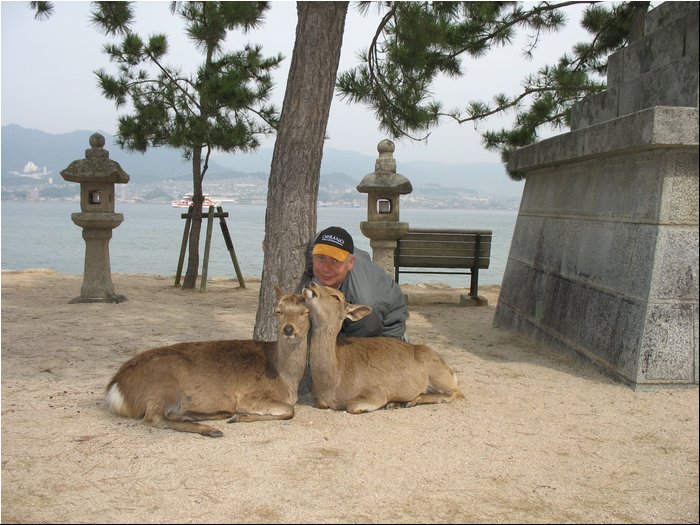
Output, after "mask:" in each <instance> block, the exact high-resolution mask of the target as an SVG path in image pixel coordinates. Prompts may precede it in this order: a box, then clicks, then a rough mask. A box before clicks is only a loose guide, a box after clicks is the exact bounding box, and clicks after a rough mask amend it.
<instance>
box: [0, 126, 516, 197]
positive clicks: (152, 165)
mask: <svg viewBox="0 0 700 525" xmlns="http://www.w3.org/2000/svg"><path fill="white" fill-rule="evenodd" d="M98 132H99V133H100V134H102V135H103V136H104V137H105V142H106V146H105V149H107V150H108V151H109V156H110V159H112V160H114V161H116V162H119V164H120V165H121V167H122V168H123V169H124V170H125V171H126V172H127V173H128V174H129V175H130V176H131V181H132V182H133V183H147V182H156V181H159V180H189V179H190V178H191V171H190V170H191V168H190V164H189V162H186V161H184V160H183V159H182V157H181V154H180V152H179V151H178V150H174V149H172V148H151V149H149V150H148V151H147V152H146V153H143V154H142V153H133V152H127V151H124V150H122V149H121V148H120V147H119V146H117V145H116V143H115V141H114V137H113V136H112V135H110V134H109V133H106V132H104V131H100V130H98ZM93 133H94V131H87V130H79V131H73V132H71V133H63V134H51V133H46V132H43V131H40V130H36V129H27V128H23V127H21V126H18V125H16V124H10V125H7V126H2V140H1V143H2V157H1V159H2V167H1V169H2V179H3V184H10V185H11V184H12V179H13V178H18V177H14V176H13V175H11V174H10V172H12V171H21V170H22V168H23V166H24V165H25V164H26V163H27V162H29V161H32V162H33V163H34V164H36V165H37V166H38V167H39V168H42V169H43V168H44V167H46V168H47V169H48V170H49V171H52V172H53V176H54V177H60V172H61V171H62V170H63V169H65V168H66V167H67V166H68V165H69V164H70V163H71V162H73V161H74V160H77V159H82V158H84V157H85V150H86V149H88V148H89V147H90V146H89V143H88V141H89V138H90V136H91V135H92V134H93ZM375 160H376V154H375V155H366V154H362V153H358V152H355V151H346V150H334V149H330V148H327V149H326V150H324V155H323V161H322V164H321V180H322V182H323V183H325V184H337V185H343V186H354V185H356V184H357V183H358V182H359V181H360V180H361V179H362V178H363V177H364V176H365V175H367V174H368V173H371V172H372V171H374V163H375ZM271 163H272V149H270V148H266V149H261V150H259V151H258V152H256V153H253V154H235V155H222V154H215V155H212V158H211V159H210V162H209V171H208V173H207V178H209V179H221V178H226V177H235V176H236V175H246V176H251V175H252V176H254V177H259V178H262V179H266V178H267V176H268V174H269V171H270V165H271ZM397 172H398V173H400V174H401V175H404V176H405V177H407V178H408V179H409V180H410V181H411V183H412V184H413V186H414V188H416V187H420V186H423V185H428V184H430V185H435V184H438V185H440V186H442V187H455V188H463V189H466V190H469V191H471V192H473V193H478V194H491V195H502V196H508V197H516V196H519V195H520V194H521V193H522V187H523V183H522V182H515V181H512V180H510V179H509V178H508V176H507V175H506V173H505V169H504V168H503V166H502V165H501V164H488V163H472V164H448V163H445V162H427V161H422V162H402V161H401V159H400V158H398V159H397Z"/></svg>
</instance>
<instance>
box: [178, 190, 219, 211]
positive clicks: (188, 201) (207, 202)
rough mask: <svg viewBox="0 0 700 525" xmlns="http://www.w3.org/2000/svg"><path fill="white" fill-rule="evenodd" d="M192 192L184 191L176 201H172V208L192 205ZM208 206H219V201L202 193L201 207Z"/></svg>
mask: <svg viewBox="0 0 700 525" xmlns="http://www.w3.org/2000/svg"><path fill="white" fill-rule="evenodd" d="M192 197H193V194H192V193H185V194H184V195H183V196H182V197H180V198H179V199H177V200H176V201H172V202H171V204H172V206H173V208H189V207H190V206H192ZM209 206H221V201H218V200H214V199H212V198H210V197H209V195H204V202H203V203H202V208H208V207H209Z"/></svg>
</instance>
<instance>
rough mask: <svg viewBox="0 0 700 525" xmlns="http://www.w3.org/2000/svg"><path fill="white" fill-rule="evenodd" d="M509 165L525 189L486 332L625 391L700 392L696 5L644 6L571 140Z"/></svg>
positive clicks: (556, 141) (580, 113) (578, 115)
mask: <svg viewBox="0 0 700 525" xmlns="http://www.w3.org/2000/svg"><path fill="white" fill-rule="evenodd" d="M508 168H509V169H510V170H513V171H519V172H524V173H525V174H526V183H525V187H524V190H523V197H522V201H521V205H520V210H519V214H518V219H517V222H516V226H515V231H514V234H513V240H512V243H511V248H510V253H509V257H508V262H507V266H506V271H505V274H504V277H503V282H502V286H501V293H500V297H499V302H498V306H497V309H496V315H495V318H494V326H497V327H500V328H504V329H506V330H509V331H513V332H517V333H520V334H524V335H527V336H529V337H532V338H535V339H536V340H539V341H543V342H546V343H547V344H550V345H552V346H554V347H557V348H560V349H563V350H566V351H573V352H576V353H577V354H579V355H581V356H585V357H586V358H588V359H590V360H592V361H593V362H595V363H597V364H598V365H600V367H601V368H602V369H603V370H604V371H606V372H608V373H610V374H611V375H613V376H615V377H617V378H618V379H620V380H622V381H624V382H626V383H628V384H630V385H631V386H633V387H634V388H643V387H651V386H659V385H667V386H669V385H687V384H698V368H699V366H698V292H699V287H698V248H699V246H698V3H696V2H666V3H663V4H661V5H660V6H659V7H657V8H655V9H653V10H652V11H650V12H649V13H648V15H647V21H646V26H645V36H644V38H643V39H641V40H640V41H637V42H634V43H633V44H631V45H630V46H629V47H627V48H625V49H624V50H621V51H620V52H618V53H615V54H614V55H612V56H610V57H609V65H608V88H607V90H606V91H605V92H604V93H601V94H599V95H595V96H592V97H589V98H587V99H585V100H584V101H582V102H581V103H580V104H578V105H576V107H575V108H574V109H573V112H572V131H571V132H570V133H566V134H563V135H559V136H557V137H553V138H551V139H547V140H544V141H542V142H540V143H538V144H534V145H532V146H529V147H526V148H522V149H520V150H518V151H516V152H514V153H513V154H512V155H511V159H510V162H509V165H508Z"/></svg>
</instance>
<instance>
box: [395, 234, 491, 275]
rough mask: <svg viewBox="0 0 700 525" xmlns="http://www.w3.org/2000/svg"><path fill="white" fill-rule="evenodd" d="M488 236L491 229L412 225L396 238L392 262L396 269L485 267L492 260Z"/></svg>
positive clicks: (489, 236) (489, 237)
mask: <svg viewBox="0 0 700 525" xmlns="http://www.w3.org/2000/svg"><path fill="white" fill-rule="evenodd" d="M491 238H492V231H491V230H442V229H429V228H416V229H411V230H408V232H407V233H406V235H404V236H403V237H402V238H401V239H399V240H398V242H397V246H396V254H395V258H394V263H395V266H396V268H397V269H398V268H399V267H403V268H406V267H415V268H465V269H471V268H481V269H485V268H488V267H489V262H490V260H491ZM477 252H478V261H477V260H475V257H476V255H477Z"/></svg>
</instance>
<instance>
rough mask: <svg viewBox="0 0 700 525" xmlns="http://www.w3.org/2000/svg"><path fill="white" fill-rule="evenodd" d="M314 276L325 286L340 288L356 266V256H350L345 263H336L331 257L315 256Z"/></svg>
mask: <svg viewBox="0 0 700 525" xmlns="http://www.w3.org/2000/svg"><path fill="white" fill-rule="evenodd" d="M312 259H313V264H314V276H315V277H316V279H318V282H319V283H321V284H322V285H324V286H330V287H332V288H340V285H341V284H342V283H343V281H344V280H345V278H346V277H347V276H348V274H349V273H350V270H352V267H353V266H354V265H355V256H354V255H352V254H350V255H348V257H347V259H345V260H344V261H343V262H340V261H336V260H335V259H334V258H333V257H331V256H329V255H314V256H313V257H312Z"/></svg>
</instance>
